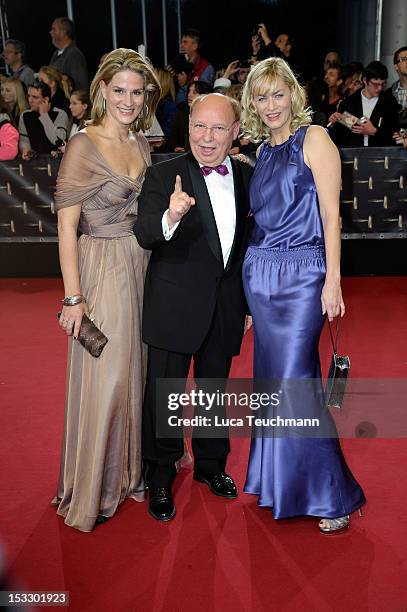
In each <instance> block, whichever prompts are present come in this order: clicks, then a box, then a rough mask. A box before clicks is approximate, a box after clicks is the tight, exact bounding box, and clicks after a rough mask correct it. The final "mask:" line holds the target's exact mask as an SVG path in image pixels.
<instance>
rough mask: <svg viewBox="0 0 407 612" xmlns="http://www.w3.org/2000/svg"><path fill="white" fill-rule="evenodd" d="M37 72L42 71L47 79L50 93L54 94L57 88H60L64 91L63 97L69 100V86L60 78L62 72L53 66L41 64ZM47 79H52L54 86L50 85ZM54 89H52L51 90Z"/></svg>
mask: <svg viewBox="0 0 407 612" xmlns="http://www.w3.org/2000/svg"><path fill="white" fill-rule="evenodd" d="M38 72H39V73H40V72H43V73H44V74H45V76H46V77H47V79H48V83H47V85H49V87H50V88H51V95H54V94H55V92H56V91H57V90H58V89H62V91H63V92H64V95H65V98H66V99H67V100H69V95H70V92H69V88H68V84H67V82H66V81H65V80H64V79H63V78H62V73H61V72H60V71H59V70H57V68H54V66H41V68H40V69H39V70H38ZM49 81H54V87H52V85H51V83H50V82H49ZM45 82H46V81H45ZM53 89H54V90H55V91H52V90H53Z"/></svg>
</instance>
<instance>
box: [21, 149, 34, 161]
mask: <svg viewBox="0 0 407 612" xmlns="http://www.w3.org/2000/svg"><path fill="white" fill-rule="evenodd" d="M31 156H32V151H31V150H30V149H24V150H23V152H22V153H21V157H22V158H23V159H25V160H28V159H30V158H31Z"/></svg>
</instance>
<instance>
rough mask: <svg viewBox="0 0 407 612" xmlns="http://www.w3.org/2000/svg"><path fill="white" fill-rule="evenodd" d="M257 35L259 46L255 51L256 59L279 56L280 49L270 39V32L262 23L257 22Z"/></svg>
mask: <svg viewBox="0 0 407 612" xmlns="http://www.w3.org/2000/svg"><path fill="white" fill-rule="evenodd" d="M256 27H257V36H258V37H259V39H260V40H259V42H260V47H259V50H258V51H257V53H256V61H258V62H259V61H261V60H263V59H266V58H267V57H281V56H282V53H281V51H280V49H279V48H278V47H277V46H276V45H275V44H274V42H273V41H272V40H271V37H270V34H269V33H268V30H267V28H266V26H265V24H264V23H259V24H258V25H257V26H256Z"/></svg>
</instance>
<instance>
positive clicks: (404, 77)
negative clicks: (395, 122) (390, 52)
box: [390, 47, 407, 110]
mask: <svg viewBox="0 0 407 612" xmlns="http://www.w3.org/2000/svg"><path fill="white" fill-rule="evenodd" d="M393 63H394V70H395V71H396V72H397V74H398V75H399V80H398V81H396V82H395V83H393V85H392V86H391V89H390V91H391V93H392V94H393V96H394V97H395V98H396V100H397V102H398V103H399V104H400V106H401V108H402V110H404V109H405V108H407V47H400V49H397V51H396V52H395V54H394V57H393Z"/></svg>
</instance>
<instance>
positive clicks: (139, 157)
mask: <svg viewBox="0 0 407 612" xmlns="http://www.w3.org/2000/svg"><path fill="white" fill-rule="evenodd" d="M159 95H160V86H159V83H158V81H157V78H156V76H155V74H154V71H153V69H152V67H151V65H150V64H149V62H148V61H146V60H145V59H144V58H143V57H142V56H140V55H139V54H138V53H136V52H135V51H132V50H128V49H117V50H115V51H112V52H111V53H109V54H108V56H107V57H106V59H105V61H104V62H103V64H102V65H101V66H100V68H99V70H98V72H97V74H96V76H95V78H94V80H93V83H92V85H91V99H92V104H93V108H92V119H91V122H90V124H89V125H88V126H87V127H86V128H85V130H82V131H81V132H79V133H77V134H76V135H75V136H73V138H72V139H71V140H70V142H69V144H68V146H67V149H66V153H65V155H64V158H63V161H62V163H61V168H60V171H59V175H58V181H57V192H56V206H57V209H58V230H59V248H60V261H61V269H62V275H63V280H64V288H65V302H66V303H67V302H69V301H71V302H74V305H64V306H63V310H62V315H61V317H60V325H61V326H62V327H63V328H64V330H65V331H66V333H67V334H68V336H69V349H68V369H67V394H66V404H65V430H64V440H63V446H62V457H61V470H60V478H59V484H58V491H57V496H56V498H55V500H54V503H55V504H56V505H57V506H58V508H57V512H58V514H60V515H61V516H63V517H64V519H65V523H66V524H67V525H70V526H71V527H75V528H77V529H79V530H81V531H91V530H92V529H93V527H94V526H95V524H96V523H99V522H103V521H104V520H106V519H108V518H110V517H111V516H113V514H114V513H115V511H116V509H117V507H118V505H119V504H120V503H121V502H122V501H123V500H124V499H125V498H127V497H131V498H133V499H135V500H137V501H142V500H143V499H144V484H143V478H142V469H141V441H140V435H141V409H142V401H143V390H144V381H145V373H146V351H145V347H144V345H143V344H142V341H141V311H142V303H143V286H144V276H145V272H146V268H147V263H148V257H149V253H148V252H147V251H144V250H143V249H142V248H141V247H140V246H139V245H138V243H137V240H136V238H135V236H134V234H133V225H134V222H135V219H136V216H137V198H138V195H139V193H140V190H141V187H142V183H143V179H144V174H145V170H146V168H147V166H148V165H150V163H151V162H150V153H149V147H148V143H147V141H146V139H145V137H144V136H143V135H142V134H141V133H140V130H145V129H148V127H149V125H150V124H151V119H152V116H153V113H154V111H155V108H156V105H157V102H158V99H159ZM78 223H79V224H80V228H81V231H82V232H83V233H82V235H81V237H80V238H79V241H77V238H76V231H77V227H78ZM69 296H70V299H67V298H68V297H69ZM82 296H83V297H82ZM82 299H83V300H84V301H82ZM83 313H87V314H89V316H90V317H91V318H92V319H93V320H94V323H95V325H96V326H97V327H99V328H100V329H101V330H102V331H103V333H104V334H105V335H106V336H107V338H108V343H107V344H106V346H105V348H104V350H103V352H102V354H101V356H100V357H99V358H95V357H92V356H91V355H90V354H89V353H88V352H87V351H85V349H84V348H83V347H82V346H81V345H80V344H79V343H78V342H77V341H76V340H75V339H74V338H75V337H76V336H77V334H78V332H79V327H80V322H81V319H82V316H83Z"/></svg>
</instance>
